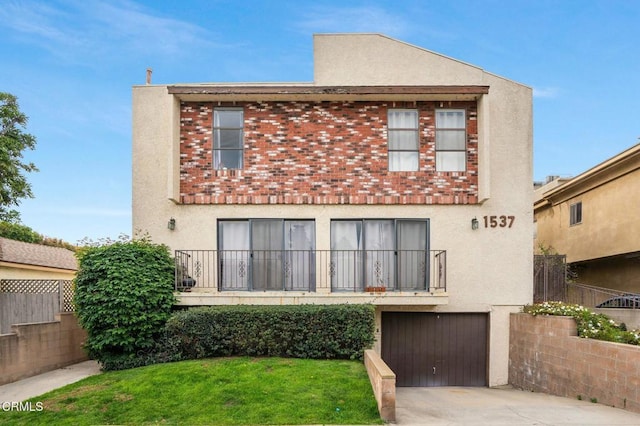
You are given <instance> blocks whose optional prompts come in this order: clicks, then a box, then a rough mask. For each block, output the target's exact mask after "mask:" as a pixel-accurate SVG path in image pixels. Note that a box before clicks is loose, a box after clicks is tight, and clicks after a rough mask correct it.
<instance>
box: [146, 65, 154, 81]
mask: <svg viewBox="0 0 640 426" xmlns="http://www.w3.org/2000/svg"><path fill="white" fill-rule="evenodd" d="M151 73H153V70H152V69H151V68H147V84H151Z"/></svg>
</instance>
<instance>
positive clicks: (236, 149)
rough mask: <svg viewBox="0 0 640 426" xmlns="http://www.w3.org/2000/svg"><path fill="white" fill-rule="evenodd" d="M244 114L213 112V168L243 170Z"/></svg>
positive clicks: (224, 111) (240, 111)
mask: <svg viewBox="0 0 640 426" xmlns="http://www.w3.org/2000/svg"><path fill="white" fill-rule="evenodd" d="M243 117H244V114H243V111H242V110H239V109H216V110H215V111H214V112H213V167H214V169H216V170H220V169H241V168H242V157H243V155H242V152H243V148H244V147H243V136H242V129H243V126H244V118H243Z"/></svg>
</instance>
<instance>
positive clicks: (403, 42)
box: [313, 33, 533, 91]
mask: <svg viewBox="0 0 640 426" xmlns="http://www.w3.org/2000/svg"><path fill="white" fill-rule="evenodd" d="M349 35H357V36H379V37H383V38H386V39H388V40H391V41H394V42H396V43H402V44H404V45H406V46H410V47H413V48H415V49H420V50H422V51H425V52H429V53H431V54H433V55H437V56H440V57H441V58H445V59H448V60H450V61H455V62H458V63H460V64H463V65H466V66H468V67H472V68H475V69H477V70H479V71H482V72H483V73H485V74H488V75H491V76H493V77H496V78H499V79H501V80H504V81H509V82H511V83H514V84H517V85H519V86H522V87H526V88H527V89H530V90H532V91H533V88H532V87H531V86H527V85H526V84H523V83H520V82H519V81H515V80H512V79H510V78H506V77H503V76H501V75H498V74H495V73H493V72H490V71H487V70H485V69H484V68H482V67H479V66H478V65H474V64H471V63H469V62H465V61H462V60H460V59H457V58H453V57H451V56H447V55H444V54H442V53H439V52H435V51H433V50H429V49H425V48H424V47H421V46H417V45H415V44H411V43H408V42H406V41H403V40H399V39H397V38H393V37H389V36H388V35H386V34H381V33H315V34H313V37H315V36H322V37H327V36H349Z"/></svg>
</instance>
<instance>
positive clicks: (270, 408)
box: [0, 357, 383, 425]
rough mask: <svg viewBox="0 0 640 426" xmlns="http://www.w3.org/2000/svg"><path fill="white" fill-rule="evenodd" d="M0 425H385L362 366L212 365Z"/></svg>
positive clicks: (281, 361) (95, 385) (96, 379)
mask: <svg viewBox="0 0 640 426" xmlns="http://www.w3.org/2000/svg"><path fill="white" fill-rule="evenodd" d="M30 401H32V402H33V407H35V406H36V405H35V403H36V402H42V404H43V406H44V409H43V410H42V411H39V412H37V411H33V412H17V411H0V424H3V425H14V424H25V425H26V424H29V425H33V424H47V425H66V424H68V425H91V424H156V423H159V424H185V425H200V424H211V425H215V424H223V425H238V424H242V425H246V424H290V425H296V424H327V423H329V424H382V423H383V422H382V420H381V419H380V417H379V414H378V410H377V408H376V402H375V399H374V397H373V391H372V390H371V386H370V384H369V379H368V377H367V372H366V370H365V368H364V365H363V364H362V362H358V361H342V360H340V361H337V360H331V361H326V360H307V359H293V358H247V357H244V358H213V359H204V360H195V361H184V362H178V363H170V364H159V365H152V366H149V367H142V368H135V369H131V370H124V371H114V372H108V373H104V374H101V375H98V376H93V377H89V378H87V379H84V380H82V381H80V382H77V383H74V384H71V385H68V386H65V387H64V388H61V389H56V390H54V391H52V392H49V393H47V394H44V395H42V396H39V397H36V398H33V399H31V400H30Z"/></svg>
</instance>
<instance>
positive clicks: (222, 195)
mask: <svg viewBox="0 0 640 426" xmlns="http://www.w3.org/2000/svg"><path fill="white" fill-rule="evenodd" d="M439 104H440V103H439V102H438V103H436V102H417V103H415V104H414V103H413V102H410V103H404V102H402V103H398V102H396V103H395V105H394V104H393V103H380V102H261V103H257V102H255V103H235V104H233V105H232V104H224V103H223V104H221V105H220V106H223V107H224V106H227V107H228V106H235V107H243V109H244V152H245V154H244V169H242V170H214V169H213V166H212V161H213V158H212V157H213V154H212V148H213V131H212V119H213V117H212V116H213V109H214V108H215V107H217V106H218V103H217V102H216V103H215V104H214V103H210V102H209V103H207V102H182V103H181V112H180V193H181V194H180V198H181V202H182V203H184V204H475V203H477V202H478V194H477V192H478V190H477V186H478V136H477V132H478V130H477V106H476V103H475V102H445V103H444V104H445V106H444V107H445V108H465V109H466V111H467V171H465V172H436V171H435V109H436V108H437V107H438V106H439ZM393 107H395V108H417V109H418V111H419V116H420V118H419V126H420V130H419V134H420V153H419V155H420V163H419V164H420V169H419V171H416V172H389V171H388V163H387V127H386V123H387V109H388V108H393Z"/></svg>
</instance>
